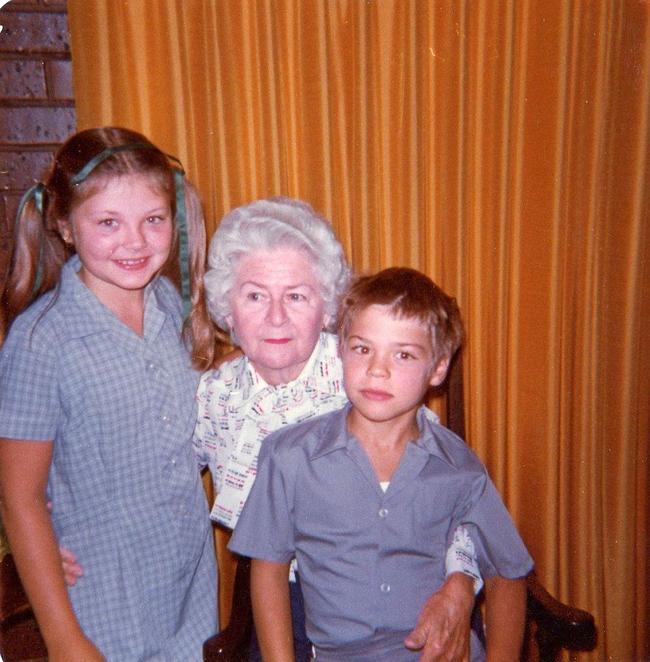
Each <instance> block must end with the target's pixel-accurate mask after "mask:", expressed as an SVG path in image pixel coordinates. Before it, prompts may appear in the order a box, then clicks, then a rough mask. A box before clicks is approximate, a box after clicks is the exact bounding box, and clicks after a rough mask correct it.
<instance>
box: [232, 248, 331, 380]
mask: <svg viewBox="0 0 650 662" xmlns="http://www.w3.org/2000/svg"><path fill="white" fill-rule="evenodd" d="M236 270H237V275H236V278H235V284H234V286H233V289H232V291H231V293H230V306H231V310H232V314H231V315H230V316H229V317H228V324H229V325H230V328H231V329H233V330H234V332H235V335H236V338H237V340H238V342H239V345H240V347H241V349H242V351H243V352H244V354H246V356H248V358H249V359H250V361H251V363H252V364H253V366H254V367H255V369H256V370H257V372H258V373H259V374H260V375H261V376H262V377H263V379H264V380H265V381H266V382H267V383H268V384H286V383H287V382H290V381H292V380H294V379H296V378H297V377H298V376H299V375H300V373H301V371H302V369H303V367H304V366H305V364H306V363H307V361H308V360H309V357H310V356H311V353H312V351H313V350H314V347H315V345H316V342H317V340H318V336H319V334H320V331H321V329H322V328H323V325H324V322H325V311H324V306H325V304H324V302H323V297H322V295H321V288H320V284H319V282H318V280H317V279H316V276H315V275H314V270H313V269H312V266H311V263H310V261H309V258H308V257H307V255H306V254H305V253H304V252H303V251H300V250H296V249H295V248H274V249H270V250H258V251H253V252H252V253H250V254H248V255H246V256H245V257H242V258H241V260H240V261H239V262H238V264H237V266H236Z"/></svg>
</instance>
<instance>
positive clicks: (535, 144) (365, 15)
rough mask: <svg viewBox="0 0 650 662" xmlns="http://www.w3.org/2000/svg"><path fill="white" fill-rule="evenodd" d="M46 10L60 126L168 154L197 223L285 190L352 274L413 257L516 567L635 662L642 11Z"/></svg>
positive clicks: (644, 413) (645, 172) (644, 347)
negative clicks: (443, 303)
mask: <svg viewBox="0 0 650 662" xmlns="http://www.w3.org/2000/svg"><path fill="white" fill-rule="evenodd" d="M68 9H69V22H70V29H71V37H72V39H71V43H72V55H73V67H74V80H75V89H76V98H77V116H78V123H79V126H80V128H85V127H88V126H95V125H101V124H122V125H127V126H130V127H133V128H136V129H139V130H142V131H143V132H144V133H146V134H148V135H149V136H150V137H151V138H152V139H153V140H154V141H155V142H157V143H159V144H160V145H161V146H162V147H164V148H165V149H166V150H167V151H169V152H172V153H175V154H177V155H178V156H179V157H180V158H181V159H182V160H183V163H184V165H185V167H186V170H187V171H188V173H189V175H190V177H191V179H192V180H193V181H194V182H195V183H196V184H197V185H198V187H199V189H200V191H201V192H202V195H203V199H204V202H205V207H206V211H207V215H208V231H209V234H211V233H212V231H213V230H214V228H215V227H216V225H217V223H218V219H219V218H220V217H221V216H222V214H223V213H224V212H225V211H227V210H228V209H230V208H232V207H233V206H236V205H238V204H242V203H245V202H248V201H250V200H252V199H254V198H258V197H263V196H268V195H274V194H286V195H292V196H297V197H301V198H304V199H306V200H308V201H309V202H311V203H312V204H313V205H314V206H315V207H316V208H317V209H319V210H321V211H322V212H323V213H324V214H325V215H326V216H328V217H329V218H331V219H332V222H333V224H334V227H335V229H336V231H337V233H338V236H339V237H340V238H341V241H342V242H343V244H344V246H345V248H346V251H347V254H348V256H349V258H350V259H351V261H352V263H353V265H354V267H355V268H356V269H357V270H358V271H361V272H364V271H373V270H376V269H380V268H383V267H386V266H390V265H397V264H401V265H409V266H413V267H415V268H419V269H421V270H423V271H425V272H426V273H428V274H429V275H431V276H432V277H433V278H434V279H435V280H436V281H437V282H439V283H440V284H441V285H442V286H443V287H444V288H445V289H446V290H447V291H449V292H450V293H452V294H453V295H454V296H456V297H457V299H458V300H459V302H460V305H461V308H462V311H463V316H464V319H465V323H466V327H467V341H466V344H465V348H464V366H465V370H466V375H465V388H466V394H465V395H466V398H465V399H466V403H465V406H466V415H467V431H468V434H467V436H468V442H469V443H470V444H471V446H472V447H473V448H474V449H475V450H476V452H477V453H478V455H479V456H480V457H481V459H482V460H483V461H484V462H485V463H486V465H487V466H488V469H489V471H490V473H491V475H492V477H493V479H494V481H495V483H496V484H497V487H498V488H499V489H500V491H501V493H502V494H503V496H504V499H505V501H506V503H507V505H508V507H509V509H510V511H511V513H512V514H513V517H514V518H515V520H516V522H517V525H518V526H519V528H520V530H521V532H522V535H523V536H524V538H525V540H526V542H527V544H528V546H529V548H530V550H531V552H532V553H533V555H534V557H535V559H536V562H537V567H538V573H539V574H540V576H541V577H542V579H543V581H544V582H545V584H546V586H547V588H549V590H551V591H552V592H553V593H555V594H556V595H557V596H558V597H560V598H561V599H563V600H565V601H567V602H569V603H571V604H573V605H575V606H579V607H582V608H585V609H588V610H589V611H591V612H592V613H593V614H594V615H595V618H596V622H597V625H598V627H599V644H598V648H597V649H596V651H595V652H594V653H592V654H591V655H588V656H587V655H586V656H584V657H585V658H587V657H589V658H590V659H611V660H637V659H638V660H640V659H645V658H650V644H649V641H648V637H649V634H648V621H649V620H650V618H649V616H650V614H649V613H648V600H647V596H646V593H647V587H648V585H649V584H650V573H649V565H648V516H649V512H650V510H649V505H648V498H647V487H648V479H649V478H650V470H649V468H648V440H649V436H650V435H649V427H650V426H649V424H648V423H649V419H650V398H649V397H648V394H649V392H650V390H649V386H650V384H649V381H650V378H649V377H648V375H649V373H650V349H649V346H648V342H647V338H648V336H649V335H650V291H649V290H650V285H649V284H648V283H649V282H650V274H649V267H648V260H649V259H650V237H649V236H648V218H649V212H650V202H649V194H648V190H649V189H648V183H649V155H650V135H649V123H650V118H649V109H650V82H649V81H650V20H649V12H650V5H648V3H645V2H637V1H636V0H602V1H601V2H590V1H587V0H585V1H578V0H576V1H572V2H567V1H565V0H504V1H500V0H499V1H497V0H474V1H470V0H375V1H374V2H362V1H361V0H147V1H146V2H139V1H133V0H131V1H115V0H68ZM223 544H224V540H223V539H221V540H220V555H221V557H222V559H225V558H226V552H225V550H224V548H223ZM228 590H229V589H228V580H227V579H226V580H224V584H223V586H222V604H223V605H227V604H229V593H228Z"/></svg>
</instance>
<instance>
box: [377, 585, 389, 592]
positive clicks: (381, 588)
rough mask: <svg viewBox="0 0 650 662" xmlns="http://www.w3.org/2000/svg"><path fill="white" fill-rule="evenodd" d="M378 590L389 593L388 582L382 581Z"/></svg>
mask: <svg viewBox="0 0 650 662" xmlns="http://www.w3.org/2000/svg"><path fill="white" fill-rule="evenodd" d="M379 590H380V591H381V592H382V593H390V584H386V583H383V584H382V585H381V586H380V587H379Z"/></svg>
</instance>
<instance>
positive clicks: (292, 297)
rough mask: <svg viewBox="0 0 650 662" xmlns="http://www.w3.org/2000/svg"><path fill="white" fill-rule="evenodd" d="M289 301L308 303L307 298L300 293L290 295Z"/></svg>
mask: <svg viewBox="0 0 650 662" xmlns="http://www.w3.org/2000/svg"><path fill="white" fill-rule="evenodd" d="M288 298H289V301H306V300H307V297H306V296H305V295H304V294H300V293H299V292H291V293H290V294H289V295H288Z"/></svg>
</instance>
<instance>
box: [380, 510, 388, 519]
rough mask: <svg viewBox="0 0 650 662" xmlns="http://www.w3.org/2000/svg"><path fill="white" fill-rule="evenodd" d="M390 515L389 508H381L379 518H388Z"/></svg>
mask: <svg viewBox="0 0 650 662" xmlns="http://www.w3.org/2000/svg"><path fill="white" fill-rule="evenodd" d="M386 515H388V509H387V508H380V509H379V517H386Z"/></svg>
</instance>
